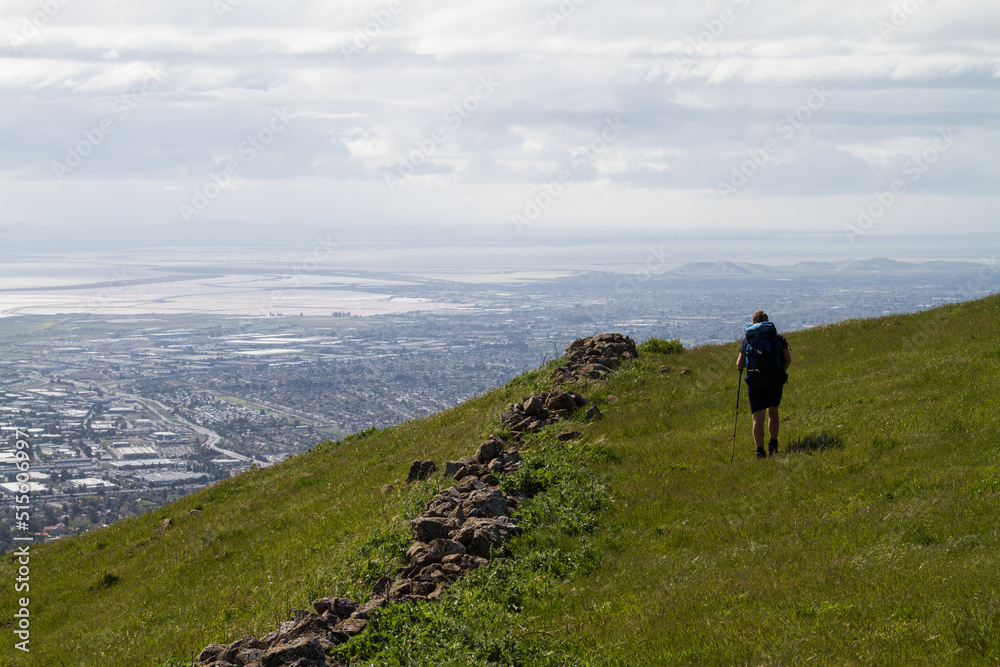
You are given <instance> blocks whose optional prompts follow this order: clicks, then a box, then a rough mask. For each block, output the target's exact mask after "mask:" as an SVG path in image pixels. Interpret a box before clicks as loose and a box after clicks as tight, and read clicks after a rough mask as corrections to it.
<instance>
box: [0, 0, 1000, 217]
mask: <svg viewBox="0 0 1000 667" xmlns="http://www.w3.org/2000/svg"><path fill="white" fill-rule="evenodd" d="M220 1H223V2H225V1H228V5H226V6H228V7H229V8H230V9H231V10H232V11H225V12H222V13H221V15H220V13H218V12H216V11H215V9H213V3H211V2H207V3H206V2H195V1H194V0H178V1H174V2H167V0H152V1H151V2H147V3H131V2H105V3H101V5H100V6H99V7H95V6H94V5H93V4H78V3H71V2H66V3H65V4H62V5H60V9H59V11H58V12H57V13H56V14H55V15H53V16H51V17H47V18H46V20H45V22H44V24H43V25H42V24H38V25H35V24H33V23H32V21H34V19H35V17H36V14H37V11H38V5H36V4H35V3H32V2H13V3H4V5H3V6H2V7H0V28H2V29H0V37H4V36H6V39H7V41H8V42H9V41H11V38H10V35H14V36H15V37H18V40H15V41H17V42H18V43H17V44H16V45H9V46H8V48H7V50H6V52H4V53H3V55H2V57H3V63H2V66H0V103H2V104H3V105H4V109H5V114H4V116H3V118H2V119H0V148H2V150H0V170H2V171H0V187H2V189H3V192H4V196H5V206H4V207H3V209H2V210H0V224H19V223H27V222H31V223H40V222H44V221H49V222H57V221H68V220H70V219H73V218H74V216H75V215H76V216H78V217H79V220H80V221H81V224H82V223H83V222H86V221H87V220H91V219H94V220H96V219H109V218H111V217H120V218H121V219H122V220H123V221H124V220H144V221H165V220H173V219H176V206H177V201H180V200H183V198H184V197H186V196H189V195H190V193H191V191H192V189H193V188H197V187H199V186H200V185H201V184H203V183H204V182H206V181H205V179H210V178H211V174H213V173H217V172H218V170H219V169H220V168H222V166H224V165H225V163H226V161H227V160H229V159H231V158H232V157H233V156H235V155H238V154H239V151H240V146H241V145H242V143H243V142H245V141H246V140H247V138H248V137H252V136H254V135H255V133H257V132H259V131H261V128H262V127H264V125H265V124H266V123H267V119H268V118H269V117H270V114H271V113H272V111H273V110H274V109H281V108H288V109H289V113H290V114H291V117H292V118H293V120H292V122H291V123H290V125H289V127H288V130H287V131H285V132H282V133H281V135H280V136H277V137H275V138H274V140H273V141H272V142H270V143H269V144H268V145H267V147H266V150H264V151H260V152H259V154H258V157H257V158H256V159H255V160H253V161H252V162H250V163H248V164H246V165H244V167H245V169H243V171H242V173H241V174H240V175H239V176H238V177H236V179H235V181H234V183H233V184H232V185H231V186H230V187H228V188H226V189H225V190H224V191H223V192H222V193H221V194H220V195H219V197H218V199H217V200H216V201H214V202H213V204H212V206H210V207H208V208H206V210H205V211H204V213H202V214H201V217H202V218H203V219H205V220H211V219H234V218H237V217H239V216H245V217H246V218H247V219H248V220H253V221H261V222H281V221H283V220H286V219H288V218H295V219H309V220H322V219H325V217H324V216H326V215H327V212H328V211H331V210H336V211H337V212H338V213H337V216H336V219H337V220H344V221H346V220H348V219H349V218H350V219H351V220H352V221H353V224H358V223H362V224H363V223H364V222H365V218H366V217H371V218H372V219H378V220H381V221H385V220H388V219H390V218H392V217H393V216H400V217H408V218H410V219H413V220H417V221H419V224H425V225H433V224H434V223H435V221H444V220H459V219H461V218H464V219H466V220H491V221H494V222H495V221H505V220H507V219H508V218H509V216H510V214H511V213H512V212H515V211H517V210H519V209H520V208H521V207H523V205H524V204H523V202H524V199H525V197H530V196H531V193H532V192H533V189H534V190H537V189H538V188H543V187H544V186H545V185H546V184H550V183H553V182H555V181H556V180H557V179H558V178H559V174H560V172H561V171H565V170H567V169H570V170H572V176H573V179H572V183H571V184H569V185H568V186H567V187H566V193H565V194H562V195H560V197H559V201H558V202H557V203H556V204H554V205H553V206H552V208H551V209H550V210H548V211H546V214H545V217H546V218H547V219H550V220H552V221H553V222H554V223H555V221H559V224H569V222H568V221H569V220H570V219H577V220H581V221H586V222H587V223H588V224H591V223H592V224H597V222H598V221H599V220H600V219H602V218H603V219H604V220H605V221H606V222H608V221H614V222H615V224H626V225H627V224H635V225H656V224H662V223H663V217H662V210H663V206H664V205H669V206H670V207H671V210H672V211H673V212H674V215H673V216H672V217H671V223H670V224H683V225H688V226H692V225H715V226H720V227H725V226H732V225H734V224H735V223H734V222H733V216H732V215H718V214H716V213H715V211H717V209H718V205H720V204H721V203H722V199H721V198H720V197H719V195H718V192H717V190H718V184H719V183H720V182H728V180H729V179H730V178H731V177H732V174H733V171H732V170H733V169H734V167H735V168H736V169H737V170H739V169H740V167H741V166H742V165H743V163H744V162H745V161H746V160H747V159H749V158H748V156H751V155H753V154H754V152H755V151H760V150H762V149H763V147H764V146H765V145H766V144H767V142H769V141H773V142H775V147H774V149H773V150H769V151H767V152H768V156H767V159H766V160H764V161H763V164H760V165H758V167H757V169H756V170H754V173H753V174H752V175H751V176H749V177H747V178H746V182H745V183H744V184H743V185H741V186H740V187H738V188H736V189H735V191H734V192H733V193H730V196H729V197H728V198H727V204H726V205H727V206H728V205H733V204H734V202H735V203H737V204H739V205H741V206H747V207H748V209H752V210H769V211H775V212H779V211H780V214H779V213H776V217H775V218H774V219H773V222H772V223H771V224H775V225H779V224H782V223H780V220H783V219H792V218H795V219H797V220H799V221H800V222H799V223H798V224H802V223H801V221H802V220H805V219H808V220H811V221H812V222H810V223H808V224H812V225H815V226H817V227H822V226H823V225H824V224H827V223H826V222H823V221H821V220H820V216H813V215H803V211H812V210H814V209H815V208H816V205H817V202H818V201H819V200H817V199H816V198H817V197H832V198H833V199H827V200H823V201H824V202H825V205H827V206H829V205H830V202H831V201H840V202H847V201H849V200H851V199H852V198H857V197H862V198H864V197H866V196H870V195H871V193H872V192H875V191H877V190H878V189H880V188H884V187H886V182H887V179H889V180H891V179H892V178H894V177H895V176H894V174H895V173H897V172H898V170H899V169H900V168H901V167H902V165H904V164H905V163H906V161H907V160H910V159H913V158H914V157H915V156H919V155H920V152H921V151H922V150H924V148H925V147H926V145H927V142H929V141H933V138H934V136H936V132H937V131H938V130H939V129H941V128H946V127H952V126H953V127H955V128H956V130H957V131H959V132H960V133H961V135H962V137H963V139H961V140H959V141H957V142H956V144H955V145H954V147H952V148H951V149H950V150H949V151H947V153H945V154H943V155H941V157H940V159H939V160H937V161H936V162H935V164H934V166H933V168H932V169H930V170H928V171H927V173H926V178H921V179H920V181H919V183H917V184H915V185H914V190H913V192H912V193H910V194H909V195H908V197H909V199H910V200H917V199H918V197H922V196H933V197H945V198H948V199H949V200H951V201H952V203H953V204H955V201H956V200H954V198H956V197H957V198H959V199H960V201H961V203H960V204H955V205H956V206H959V207H960V208H963V210H967V211H968V213H969V215H968V217H967V218H965V219H964V220H965V221H966V222H967V224H968V225H970V226H975V225H978V226H979V227H983V226H984V225H987V224H988V221H989V220H991V219H992V210H993V209H995V201H994V200H993V197H994V196H995V195H994V191H995V182H996V175H997V174H996V171H997V167H996V163H997V161H996V157H995V156H996V155H997V154H998V152H997V150H996V149H997V146H998V144H1000V137H998V133H997V129H996V127H997V125H996V111H995V109H996V108H997V107H998V99H997V98H998V91H997V87H996V82H997V80H998V78H1000V43H998V42H996V40H995V38H994V37H995V36H994V35H993V34H992V32H993V31H992V29H991V26H995V25H997V22H998V20H1000V5H997V4H996V3H993V2H987V1H986V0H969V1H967V2H963V3H942V2H936V3H931V2H920V0H911V1H910V2H906V3H904V2H899V1H898V0H897V1H896V2H890V1H887V0H881V1H879V2H871V1H866V2H862V1H861V0H854V1H850V2H844V3H834V4H831V3H828V2H819V1H818V0H806V1H804V2H797V3H781V4H780V5H775V4H767V3H760V2H756V0H719V1H718V2H714V3H707V4H701V3H684V2H679V1H673V2H661V1H654V0H631V1H626V2H621V3H597V2H584V3H582V4H579V5H573V6H574V7H575V9H573V10H572V11H567V10H566V7H567V6H569V5H567V4H566V3H562V7H563V9H560V6H561V5H560V3H559V2H551V3H544V2H543V3H538V2H533V1H530V0H511V1H509V2H503V3H479V4H473V5H469V4H466V5H456V4H455V3H453V2H444V1H443V0H398V2H390V1H389V0H386V1H385V2H380V1H377V2H368V1H366V2H360V1H359V2H346V3H336V5H330V4H327V3H320V2H316V1H315V0H297V1H295V2H289V3H280V4H278V3H260V4H252V3H247V2H242V3H237V2H232V1H231V0H220ZM900 7H906V8H910V9H912V11H908V12H907V11H904V12H903V13H902V14H900V11H901V10H900V9H899V8H900ZM894 8H896V9H894ZM553 17H555V18H553ZM36 23H39V22H37V21H36ZM32 26H33V27H32ZM29 33H30V34H29ZM14 46H16V48H14ZM345 49H346V50H347V53H345ZM150 71H155V72H158V73H161V75H162V76H160V78H159V80H158V82H157V85H156V86H155V87H154V88H152V89H149V90H146V91H145V94H143V95H141V99H139V100H133V101H134V102H135V103H134V104H132V103H129V104H128V105H127V107H128V113H127V114H123V113H122V110H123V107H122V106H121V102H122V100H123V99H128V98H129V96H130V95H134V91H135V86H136V85H139V84H141V83H142V81H143V80H144V77H146V76H148V72H150ZM484 78H486V79H490V80H493V81H496V82H498V84H499V85H498V86H496V87H495V90H491V91H490V92H489V94H488V95H486V94H482V95H479V96H478V97H477V92H476V91H477V90H480V89H481V81H482V80H483V79H484ZM817 86H819V87H825V88H824V89H825V90H827V91H828V92H829V99H828V100H824V101H822V103H815V104H812V105H810V104H811V103H810V99H811V96H812V95H813V93H812V92H811V91H813V90H814V89H815V87H817ZM473 98H474V99H473ZM470 99H473V101H472V102H468V104H467V106H468V108H463V107H462V105H463V104H464V103H466V102H467V101H468V100H470ZM456 105H458V106H457V107H456ZM613 118H620V119H621V121H622V122H623V123H625V124H627V125H628V129H627V130H626V131H624V132H623V133H622V134H621V136H620V137H616V140H615V142H614V143H613V145H609V146H607V147H606V149H605V150H602V151H601V154H600V155H598V156H596V157H595V159H593V160H588V161H587V165H586V168H585V169H582V170H579V171H576V170H575V169H574V168H573V163H574V160H575V159H578V158H579V156H580V154H581V152H582V151H585V150H586V147H587V146H588V145H589V144H590V142H592V141H595V137H599V136H600V133H601V132H602V128H604V127H605V123H606V122H607V120H608V119H613ZM783 119H785V125H784V126H782V124H781V123H782V120H783ZM105 121H110V122H111V123H112V124H113V128H112V130H111V131H108V132H104V134H103V136H102V138H101V141H100V142H96V140H94V141H91V143H92V144H93V145H92V146H88V145H87V142H88V137H90V138H94V137H96V136H97V135H96V134H95V132H97V130H98V129H99V128H100V127H101V123H102V122H105ZM105 126H106V127H108V126H107V125H106V124H105ZM439 131H440V132H439ZM428 142H430V143H428ZM422 147H423V148H422ZM421 150H423V151H424V153H425V155H423V156H420V155H419V152H420V151H421ZM73 151H77V152H88V154H87V155H86V156H81V164H80V165H79V166H78V167H76V168H74V169H73V170H72V171H71V173H68V174H66V173H63V174H62V180H60V179H59V178H58V175H59V174H58V172H59V170H58V169H57V168H55V167H54V164H56V163H61V162H65V161H67V159H71V158H68V157H67V156H68V155H70V154H71V153H72V152H73ZM407 162H414V163H415V164H413V167H414V168H413V170H412V175H409V176H405V177H404V180H405V187H403V188H400V189H399V191H398V192H393V191H391V190H390V189H389V187H388V185H387V184H386V174H387V173H389V174H393V173H398V170H399V168H400V167H401V166H405V165H406V164H407ZM394 170H396V171H394ZM747 170H750V168H749V167H748V168H747ZM737 180H739V179H737ZM28 182H30V184H31V185H30V187H27V186H25V187H21V186H22V185H24V184H25V183H28ZM83 185H86V186H87V187H82V186H83ZM65 193H71V196H72V197H73V198H79V200H78V201H77V202H67V201H66V196H67V195H66V194H65ZM115 193H118V196H116V194H115ZM164 193H180V194H181V196H178V197H175V199H176V200H177V201H174V200H170V197H166V196H165V195H164ZM261 193H266V195H267V196H266V200H263V199H262V197H261ZM303 193H306V194H303ZM29 196H30V197H33V198H34V199H33V200H32V201H28V200H26V197H29ZM7 197H12V199H11V200H10V201H12V202H13V203H12V204H11V205H10V206H7V205H6V202H7V201H8V200H7V199H6V198H7ZM776 198H777V199H776ZM837 198H840V199H837ZM963 198H967V199H963ZM470 200H471V201H475V202H476V204H475V206H476V208H473V207H471V206H470V204H469V201H470ZM765 200H766V201H768V202H771V203H770V204H768V205H767V206H764V207H762V206H760V205H758V204H757V203H755V202H759V201H765ZM775 202H778V203H775ZM966 203H967V204H968V205H967V206H966ZM487 207H489V208H487ZM845 210H847V211H848V212H849V211H850V207H847V208H846V209H845ZM897 210H898V211H903V210H909V207H902V206H901V207H899V208H898V209H897ZM931 210H936V209H933V208H932V209H931ZM74 211H76V213H74ZM796 212H797V213H796ZM918 213H919V215H918ZM914 215H918V217H919V218H920V219H923V218H924V217H926V214H925V213H924V212H917V213H914ZM574 216H575V217H574ZM761 219H762V220H765V219H766V216H762V218H761ZM658 221H659V222H658ZM345 224H346V223H345ZM914 224H916V223H914Z"/></svg>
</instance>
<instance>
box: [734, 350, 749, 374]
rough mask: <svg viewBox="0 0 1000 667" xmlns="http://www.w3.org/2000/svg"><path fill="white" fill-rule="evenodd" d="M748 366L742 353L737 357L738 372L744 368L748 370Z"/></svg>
mask: <svg viewBox="0 0 1000 667" xmlns="http://www.w3.org/2000/svg"><path fill="white" fill-rule="evenodd" d="M746 365H747V358H746V355H744V354H743V353H742V352H740V356H738V357H736V370H738V371H742V370H743V369H744V368H746Z"/></svg>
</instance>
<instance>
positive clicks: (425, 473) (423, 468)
mask: <svg viewBox="0 0 1000 667" xmlns="http://www.w3.org/2000/svg"><path fill="white" fill-rule="evenodd" d="M436 471H437V466H436V465H434V461H431V460H430V459H418V460H416V461H414V462H413V463H412V464H411V465H410V474H408V475H407V476H406V483H407V484H410V483H412V482H415V481H417V480H418V479H427V478H428V477H429V476H430V475H432V474H433V473H435V472H436Z"/></svg>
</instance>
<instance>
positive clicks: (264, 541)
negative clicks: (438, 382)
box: [0, 297, 1000, 667]
mask: <svg viewBox="0 0 1000 667" xmlns="http://www.w3.org/2000/svg"><path fill="white" fill-rule="evenodd" d="M780 324H781V323H780V322H778V325H779V328H780ZM998 330H1000V298H997V297H992V298H989V299H985V300H981V301H977V302H972V303H966V304H959V305H954V306H947V307H944V308H940V309H937V310H934V311H927V312H924V313H919V314H915V315H907V316H893V317H888V318H882V319H876V320H864V321H851V322H845V323H842V324H838V325H835V326H827V327H822V328H818V329H812V330H808V331H802V332H796V333H793V334H790V335H789V336H788V339H789V342H790V344H791V347H792V354H793V358H794V364H793V366H792V368H791V376H792V377H791V380H790V382H789V385H788V387H787V389H786V393H785V400H784V403H783V404H782V416H783V422H782V433H781V451H780V453H779V455H778V456H776V457H772V458H770V459H768V460H765V461H758V460H757V459H756V458H754V453H753V446H752V444H751V442H750V437H749V435H750V434H749V429H750V423H749V415H748V414H747V412H746V407H745V406H746V401H745V397H744V399H743V401H742V405H741V407H742V409H743V410H744V412H743V414H742V415H741V417H740V425H739V432H738V447H737V451H736V460H735V462H733V463H730V456H731V452H732V437H733V417H734V407H735V392H736V382H737V374H736V371H735V364H734V362H735V358H736V352H737V346H736V344H735V343H734V344H730V345H722V346H710V347H703V348H698V349H695V350H689V351H686V352H683V353H681V354H671V355H666V354H662V355H661V354H652V353H650V354H646V355H644V356H643V358H642V359H640V360H639V361H637V362H634V363H632V364H631V365H629V366H626V367H624V368H623V369H622V370H620V371H619V372H617V373H616V374H615V375H614V376H613V377H612V378H611V379H609V380H607V381H606V382H604V383H599V384H597V383H595V384H590V385H587V386H585V387H584V388H583V389H581V390H580V391H581V393H583V394H584V395H585V396H587V397H588V398H589V399H591V401H592V402H593V401H596V402H597V403H598V404H599V405H600V407H601V409H602V411H603V412H604V415H605V417H604V418H603V419H601V420H598V421H593V422H582V421H581V422H579V423H576V424H573V428H575V429H576V430H579V431H581V432H582V434H583V435H582V438H581V439H580V440H578V441H577V442H575V443H558V442H557V441H556V440H555V438H554V433H553V432H548V433H543V434H541V435H539V436H538V437H536V438H534V439H533V442H532V446H533V448H534V449H533V450H532V452H533V453H531V454H529V455H528V466H527V468H526V469H525V471H524V472H523V473H522V474H520V475H519V476H518V477H517V478H516V479H514V480H510V481H509V482H507V484H508V485H510V486H516V487H517V488H521V489H527V490H531V489H535V490H538V489H543V491H542V492H541V493H540V494H539V495H538V496H537V497H536V498H535V499H534V501H533V502H531V503H529V505H528V506H527V509H526V512H525V514H526V522H527V524H528V526H529V530H528V531H527V532H526V535H525V536H524V537H523V538H521V539H520V540H517V541H516V542H515V543H514V544H513V545H512V547H511V551H512V555H513V556H514V557H513V558H511V559H508V560H506V561H503V560H497V561H495V562H494V563H493V564H491V565H490V566H489V567H488V568H484V570H483V571H482V572H480V573H477V575H476V576H475V577H471V578H470V580H469V581H467V582H463V583H462V584H461V585H460V586H456V587H455V589H452V591H450V592H449V595H448V596H447V597H446V600H445V601H444V602H443V603H442V604H440V605H435V606H433V608H431V607H428V608H423V607H420V608H406V609H401V610H396V611H392V612H389V613H386V614H385V615H383V616H382V617H379V618H376V619H374V620H373V623H372V626H371V627H370V629H369V631H368V632H366V633H365V634H364V635H362V636H360V637H359V638H357V639H356V640H354V641H353V642H352V643H351V644H350V645H348V646H345V647H344V649H343V652H342V657H355V658H357V659H358V662H359V663H360V664H428V665H434V664H446V663H448V662H449V661H452V662H454V664H594V665H602V664H621V665H635V664H667V665H669V664H727V665H728V664H791V663H804V662H807V661H812V662H816V663H819V664H934V665H940V664H956V665H959V664H961V665H966V664H984V665H995V664H997V663H998V661H1000V592H998V591H1000V528H998V523H997V515H998V510H1000V417H998V415H997V403H998V399H997V396H1000V339H998V338H997V335H996V334H997V331H998ZM663 366H668V367H669V371H665V370H664V369H662V368H661V367H663ZM548 370H549V369H541V370H539V371H536V372H533V373H529V374H527V375H525V376H523V377H521V378H519V379H517V380H515V381H514V382H512V383H510V384H509V385H507V386H505V387H501V388H498V389H497V390H494V391H493V392H490V393H488V394H486V395H484V396H482V397H479V398H477V399H475V400H473V401H470V402H468V403H466V404H464V405H462V406H459V407H458V408H455V409H453V410H449V411H446V412H444V413H441V414H439V415H435V416H433V417H431V418H428V419H424V420H418V421H414V422H409V423H407V424H403V425H401V426H399V427H395V428H392V429H387V430H384V431H379V432H373V433H369V434H365V435H363V436H360V437H355V438H352V439H350V440H348V441H347V442H344V443H341V444H337V445H333V444H324V445H322V446H319V447H317V448H316V449H314V450H313V451H311V452H308V453H306V454H303V455H300V456H297V457H295V458H293V459H291V460H290V461H288V462H287V463H284V464H282V465H279V466H275V467H274V468H270V469H267V470H262V471H255V472H252V473H249V474H246V475H243V476H240V477H239V478H236V479H232V480H228V481H226V482H223V483H220V484H217V485H215V486H213V487H211V488H209V489H205V490H203V491H201V492H199V493H196V494H194V495H192V496H190V497H188V498H185V499H184V500H183V501H181V502H179V503H176V504H174V505H171V506H169V507H166V508H163V509H162V510H160V511H158V512H155V513H152V514H150V515H147V516H144V517H141V518H139V519H136V520H131V521H127V522H123V523H121V524H118V525H115V526H112V527H110V528H108V529H105V530H101V531H95V532H92V533H89V534H87V535H84V536H81V537H79V538H74V539H69V540H63V541H59V542H55V543H52V544H48V545H44V546H36V547H33V556H32V562H31V565H32V575H31V577H32V578H31V587H32V588H31V598H32V603H31V605H32V606H31V613H32V626H31V629H32V653H31V654H30V655H24V654H21V653H20V652H15V651H13V650H12V649H11V645H12V643H13V642H12V641H11V640H10V639H9V635H10V634H12V632H11V629H10V625H8V626H7V628H8V630H7V632H8V633H9V634H8V638H5V640H4V642H3V643H2V644H0V658H2V659H0V663H2V664H8V663H10V661H13V662H12V663H10V664H19V665H27V666H30V667H34V666H36V665H60V664H67V665H83V666H85V665H94V666H97V665H167V664H182V661H184V660H188V659H190V658H191V657H192V656H193V655H194V654H195V653H196V652H197V650H198V649H200V648H201V647H202V646H204V645H206V644H208V643H210V642H212V641H233V640H235V639H237V638H238V637H240V636H241V635H242V634H244V633H250V634H257V635H260V634H264V633H266V632H268V631H270V630H271V629H273V628H274V627H275V625H276V623H277V622H278V621H279V620H285V619H286V618H288V614H289V612H290V610H291V609H294V608H306V607H307V606H308V602H309V600H310V599H312V598H315V597H320V596H322V595H329V594H340V595H356V596H360V595H363V594H364V591H365V590H366V585H367V583H368V582H370V581H371V580H372V578H373V577H377V576H378V575H379V574H381V573H382V572H383V571H388V570H390V569H391V567H392V564H393V562H395V559H398V557H399V553H400V550H401V549H402V548H404V545H405V544H406V540H407V532H406V523H405V518H406V517H407V516H412V514H413V513H414V512H415V511H417V508H418V507H419V505H420V503H421V502H422V501H423V499H425V498H426V497H427V495H428V494H429V493H431V492H432V490H433V488H434V487H435V485H436V484H438V483H440V482H439V481H436V480H432V481H431V482H429V483H426V484H421V485H419V486H418V487H417V488H415V489H412V490H409V491H406V490H405V489H404V488H403V487H402V486H401V485H400V484H399V479H400V478H402V477H404V476H405V474H406V468H407V466H408V464H409V462H410V461H412V460H413V459H415V458H419V457H428V458H432V459H434V460H435V461H437V462H438V463H439V464H440V463H442V462H443V461H444V460H446V459H449V458H456V457H458V456H461V455H463V454H468V453H471V451H472V450H473V449H474V447H475V446H476V444H478V442H479V441H480V440H481V439H483V438H484V437H485V436H487V435H488V434H489V433H491V432H493V431H496V430H498V424H499V422H498V419H497V416H498V415H499V413H500V411H501V410H502V409H503V406H504V405H505V404H506V403H507V402H509V401H511V400H516V399H519V398H521V397H523V396H524V395H526V394H527V393H528V392H530V391H531V390H532V389H535V388H540V387H542V386H544V384H545V381H544V380H545V376H546V375H547V372H548ZM390 482H392V483H394V484H395V489H394V490H392V491H390V492H388V493H382V491H381V490H380V489H381V488H382V486H383V485H384V484H386V483H390ZM195 509H197V510H198V511H197V512H194V513H192V512H191V510H195ZM168 518H169V519H171V521H170V522H169V524H168V525H163V524H164V521H165V520H166V519H168ZM15 570H16V563H14V562H12V561H11V560H10V559H4V561H3V564H2V576H3V578H4V579H5V580H6V581H8V582H12V581H13V579H14V576H15V575H14V572H15ZM10 588H11V589H12V588H13V585H12V584H11V586H10ZM13 598H14V594H13V592H10V593H9V594H8V595H4V596H2V599H0V602H2V604H3V606H2V608H0V616H2V618H6V619H10V618H12V617H13V604H12V603H13Z"/></svg>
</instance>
